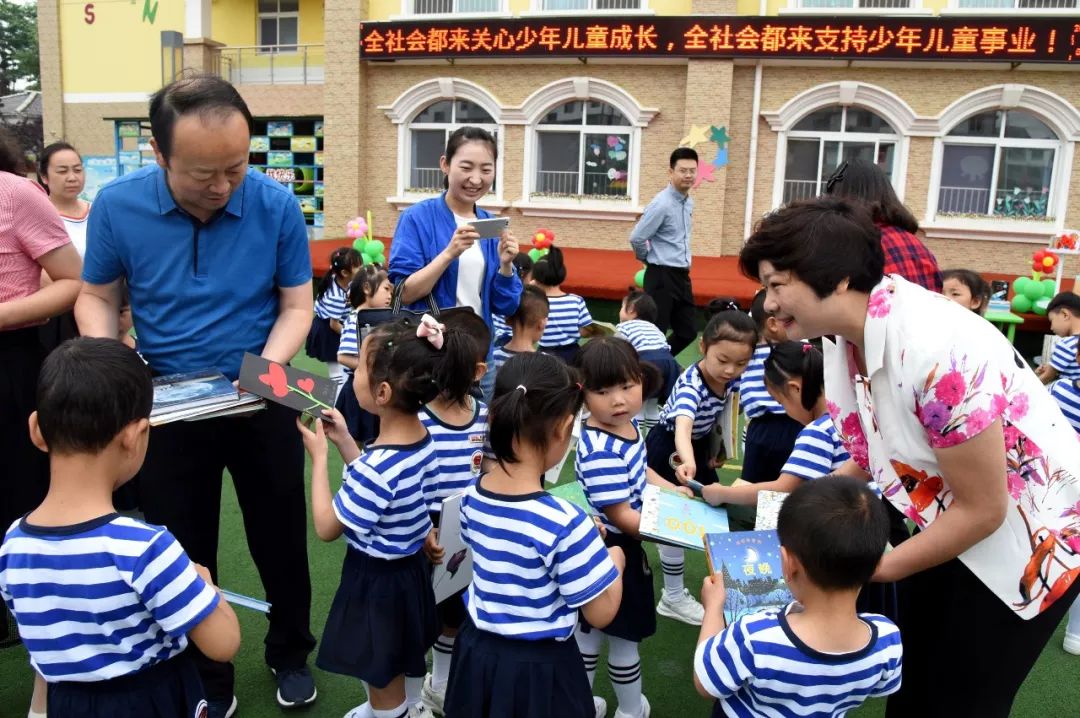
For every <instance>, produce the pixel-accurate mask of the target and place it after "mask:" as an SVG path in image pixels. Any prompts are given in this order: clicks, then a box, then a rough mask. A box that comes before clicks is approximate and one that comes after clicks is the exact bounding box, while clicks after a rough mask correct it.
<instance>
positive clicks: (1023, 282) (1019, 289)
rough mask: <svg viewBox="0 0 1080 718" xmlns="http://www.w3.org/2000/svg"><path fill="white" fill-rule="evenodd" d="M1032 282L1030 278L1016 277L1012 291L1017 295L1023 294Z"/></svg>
mask: <svg viewBox="0 0 1080 718" xmlns="http://www.w3.org/2000/svg"><path fill="white" fill-rule="evenodd" d="M1034 281H1035V280H1034V279H1032V278H1031V277H1017V278H1016V281H1015V282H1013V291H1014V292H1016V293H1017V294H1023V293H1024V289H1025V288H1027V286H1028V285H1029V284H1031V283H1032V282H1034Z"/></svg>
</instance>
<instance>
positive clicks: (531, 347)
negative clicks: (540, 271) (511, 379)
mask: <svg viewBox="0 0 1080 718" xmlns="http://www.w3.org/2000/svg"><path fill="white" fill-rule="evenodd" d="M548 310H549V303H548V297H547V295H546V294H544V291H543V290H542V289H540V288H539V287H534V286H532V285H526V286H525V288H524V289H522V291H521V301H520V302H519V303H518V308H517V311H515V312H514V313H513V314H511V315H510V316H509V317H507V321H508V322H510V328H511V329H512V330H513V332H514V334H513V337H511V339H510V341H508V342H507V343H506V344H503V345H502V346H500V347H496V348H495V351H494V353H493V354H492V370H493V371H495V372H498V371H499V368H500V367H502V365H503V364H505V363H506V362H507V360H508V359H510V357H512V356H514V355H516V354H529V353H532V352H534V351H536V343H537V342H538V341H540V337H542V336H543V335H544V329H545V328H546V327H547V321H548Z"/></svg>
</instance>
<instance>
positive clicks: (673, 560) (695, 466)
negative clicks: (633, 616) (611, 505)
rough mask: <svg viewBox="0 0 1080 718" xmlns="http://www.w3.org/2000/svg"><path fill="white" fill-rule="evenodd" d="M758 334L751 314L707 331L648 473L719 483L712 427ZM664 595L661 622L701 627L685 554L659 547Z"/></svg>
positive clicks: (717, 320) (663, 421) (649, 439)
mask: <svg viewBox="0 0 1080 718" xmlns="http://www.w3.org/2000/svg"><path fill="white" fill-rule="evenodd" d="M757 338H758V335H757V328H756V327H755V326H754V322H753V320H751V319H750V317H748V316H747V315H746V314H743V313H742V312H740V311H738V310H734V309H729V310H726V311H722V312H719V313H717V314H716V315H715V316H713V318H712V319H710V320H709V323H708V324H706V325H705V331H704V332H703V333H702V336H701V344H700V349H701V353H702V359H701V361H699V362H697V363H695V364H693V365H691V366H690V367H689V368H688V369H687V370H686V371H684V372H683V373H682V376H680V377H679V379H678V381H676V382H675V386H674V387H673V388H672V390H671V396H670V397H669V398H668V401H667V404H665V405H664V408H663V409H662V410H661V411H660V423H659V424H657V425H656V426H655V427H653V429H652V430H651V431H650V432H649V434H648V436H646V437H645V446H646V449H647V456H648V463H649V468H650V469H652V470H653V471H655V472H656V473H658V474H659V475H660V476H662V477H663V478H664V479H666V480H667V481H671V482H676V481H678V482H680V483H685V482H687V481H690V480H696V481H697V482H699V483H701V484H705V485H708V484H714V483H716V470H715V467H716V462H715V457H714V456H713V455H712V451H711V450H710V438H711V434H712V431H713V426H714V425H715V424H716V422H717V420H718V419H719V418H720V414H721V413H722V412H723V411H724V406H725V405H726V404H727V402H729V401H732V394H733V393H734V390H735V387H736V385H737V383H738V380H739V377H740V376H741V375H742V373H743V372H744V371H745V370H746V366H747V364H748V363H749V362H750V357H751V356H752V355H753V352H754V347H755V346H756V345H757ZM659 552H660V568H661V569H663V572H664V595H663V597H662V598H661V599H660V603H659V604H658V605H657V607H656V611H657V613H659V614H660V615H661V616H666V617H668V618H674V619H675V620H677V621H682V622H683V623H688V624H690V625H693V626H696V625H698V624H700V623H701V616H702V608H701V604H700V603H698V602H697V601H696V600H695V599H694V597H693V596H691V595H690V592H689V591H688V590H687V589H686V587H685V585H684V580H683V569H684V551H683V549H681V548H678V547H674V546H660V547H659Z"/></svg>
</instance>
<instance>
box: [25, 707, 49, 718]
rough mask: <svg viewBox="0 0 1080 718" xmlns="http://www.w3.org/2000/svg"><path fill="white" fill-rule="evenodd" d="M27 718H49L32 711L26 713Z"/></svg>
mask: <svg viewBox="0 0 1080 718" xmlns="http://www.w3.org/2000/svg"><path fill="white" fill-rule="evenodd" d="M26 718H47V716H46V715H45V714H44V713H38V712H37V711H35V710H33V709H31V710H29V711H27V712H26Z"/></svg>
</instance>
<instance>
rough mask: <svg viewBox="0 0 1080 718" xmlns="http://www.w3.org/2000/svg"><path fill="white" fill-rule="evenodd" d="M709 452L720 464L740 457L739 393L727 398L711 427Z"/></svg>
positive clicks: (736, 392) (735, 392)
mask: <svg viewBox="0 0 1080 718" xmlns="http://www.w3.org/2000/svg"><path fill="white" fill-rule="evenodd" d="M709 450H710V451H711V452H712V455H713V456H715V457H717V458H719V459H720V462H721V463H722V464H723V463H726V462H728V461H738V460H739V459H740V458H741V457H742V439H741V437H740V436H739V392H738V391H734V392H732V393H731V395H730V396H729V397H728V398H727V402H726V403H725V404H724V409H723V411H722V412H721V413H720V418H719V419H717V420H716V424H715V426H713V433H712V436H711V437H710V439H709Z"/></svg>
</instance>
